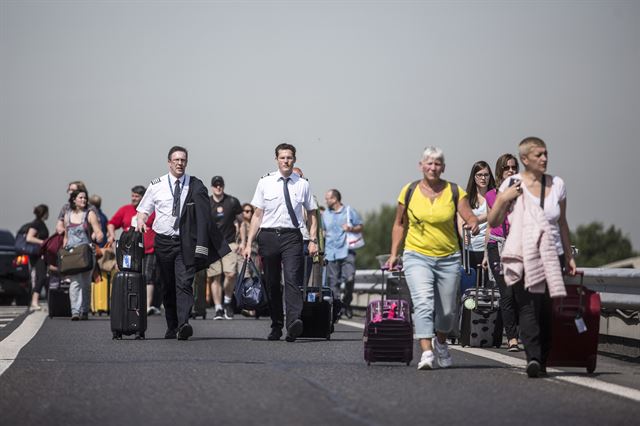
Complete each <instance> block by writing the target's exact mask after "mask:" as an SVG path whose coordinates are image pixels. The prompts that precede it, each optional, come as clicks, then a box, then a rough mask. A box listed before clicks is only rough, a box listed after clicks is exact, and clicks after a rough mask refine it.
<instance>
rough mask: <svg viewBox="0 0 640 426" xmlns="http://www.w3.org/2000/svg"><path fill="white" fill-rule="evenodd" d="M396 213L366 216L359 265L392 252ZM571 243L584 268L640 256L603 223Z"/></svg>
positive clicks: (579, 232) (574, 235)
mask: <svg viewBox="0 0 640 426" xmlns="http://www.w3.org/2000/svg"><path fill="white" fill-rule="evenodd" d="M395 214H396V207H395V206H390V205H383V206H381V207H380V208H379V209H378V210H376V211H372V212H368V213H366V214H365V215H364V217H363V220H364V223H365V227H364V239H365V242H366V244H365V246H364V247H362V248H361V249H359V250H358V256H357V257H356V264H357V267H358V268H360V269H375V268H378V267H379V266H380V265H379V263H378V261H377V259H376V256H377V255H380V254H386V253H389V249H390V247H391V227H392V225H393V220H394V218H395ZM571 243H572V244H573V245H574V246H575V247H576V248H577V249H578V252H579V254H578V256H577V257H576V263H577V264H578V266H582V267H595V266H602V265H605V264H607V263H611V262H615V261H616V260H622V259H627V258H629V257H633V256H638V253H636V252H635V251H634V250H633V247H632V245H631V240H630V239H629V237H627V236H626V235H625V234H624V233H623V232H622V230H621V229H619V228H616V227H615V226H613V225H611V226H609V228H606V229H605V226H604V225H603V224H602V223H601V222H592V223H589V224H586V225H580V226H578V227H577V228H576V229H575V231H572V232H571Z"/></svg>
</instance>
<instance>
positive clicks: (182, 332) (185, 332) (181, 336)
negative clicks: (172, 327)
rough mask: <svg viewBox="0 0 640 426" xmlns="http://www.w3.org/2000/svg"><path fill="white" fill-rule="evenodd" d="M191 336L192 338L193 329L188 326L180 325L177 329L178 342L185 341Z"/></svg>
mask: <svg viewBox="0 0 640 426" xmlns="http://www.w3.org/2000/svg"><path fill="white" fill-rule="evenodd" d="M191 336H193V327H191V325H190V324H188V323H187V324H182V325H181V326H180V328H178V340H187V339H189V337H191Z"/></svg>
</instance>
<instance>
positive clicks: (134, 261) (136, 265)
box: [116, 227, 144, 272]
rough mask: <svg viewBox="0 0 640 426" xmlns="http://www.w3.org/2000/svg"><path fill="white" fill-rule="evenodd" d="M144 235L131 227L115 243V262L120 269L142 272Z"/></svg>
mask: <svg viewBox="0 0 640 426" xmlns="http://www.w3.org/2000/svg"><path fill="white" fill-rule="evenodd" d="M143 259H144V235H143V234H142V232H138V231H136V230H135V228H133V227H131V228H129V230H128V231H125V232H123V233H122V235H120V239H119V240H118V242H117V243H116V262H117V264H118V269H120V270H121V271H132V272H142V260H143Z"/></svg>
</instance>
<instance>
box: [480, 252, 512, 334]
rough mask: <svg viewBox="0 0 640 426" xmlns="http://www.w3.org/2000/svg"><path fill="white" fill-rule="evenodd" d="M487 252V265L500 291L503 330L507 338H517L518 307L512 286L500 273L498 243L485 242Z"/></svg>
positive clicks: (500, 264)
mask: <svg viewBox="0 0 640 426" xmlns="http://www.w3.org/2000/svg"><path fill="white" fill-rule="evenodd" d="M487 254H488V256H489V267H490V268H491V272H492V273H493V278H495V280H496V284H498V291H499V292H500V315H501V316H502V323H503V324H504V331H505V334H506V335H507V339H509V340H511V339H517V338H518V308H517V305H516V298H515V294H514V288H513V286H507V284H506V283H505V282H504V276H503V275H502V263H501V262H500V254H499V253H498V245H497V244H495V243H493V244H492V243H489V244H487Z"/></svg>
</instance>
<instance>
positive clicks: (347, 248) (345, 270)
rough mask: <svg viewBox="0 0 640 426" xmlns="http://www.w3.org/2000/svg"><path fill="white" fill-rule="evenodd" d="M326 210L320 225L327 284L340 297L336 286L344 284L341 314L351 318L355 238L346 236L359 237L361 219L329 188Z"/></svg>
mask: <svg viewBox="0 0 640 426" xmlns="http://www.w3.org/2000/svg"><path fill="white" fill-rule="evenodd" d="M324 199H325V201H326V203H327V207H328V209H327V210H326V211H325V212H324V213H323V214H322V224H323V225H322V226H323V228H324V231H325V248H324V252H325V259H326V261H327V285H328V286H329V287H331V289H332V290H333V294H334V295H335V297H338V295H339V294H340V286H341V284H342V283H344V294H343V297H342V312H343V313H344V314H345V315H346V316H347V318H351V317H352V316H353V311H352V309H351V300H352V299H353V284H354V281H355V276H356V251H355V248H356V247H357V246H361V245H360V244H357V242H356V241H355V240H357V238H355V239H349V238H347V237H348V234H347V233H350V234H351V235H352V236H353V235H354V234H355V235H356V237H357V235H359V236H360V238H362V229H363V224H362V219H361V218H360V215H359V214H358V212H357V211H355V209H352V208H351V207H350V206H348V205H345V204H342V195H341V194H340V191H338V190H337V189H330V190H329V191H327V193H326V194H325V197H324Z"/></svg>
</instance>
